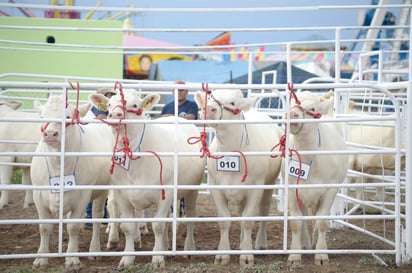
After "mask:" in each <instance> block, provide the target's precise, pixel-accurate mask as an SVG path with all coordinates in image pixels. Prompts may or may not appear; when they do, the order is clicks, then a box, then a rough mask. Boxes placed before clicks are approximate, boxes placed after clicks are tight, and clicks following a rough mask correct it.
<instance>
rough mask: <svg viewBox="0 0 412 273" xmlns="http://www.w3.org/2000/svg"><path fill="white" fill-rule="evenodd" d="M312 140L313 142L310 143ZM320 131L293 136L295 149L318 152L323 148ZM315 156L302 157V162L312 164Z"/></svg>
mask: <svg viewBox="0 0 412 273" xmlns="http://www.w3.org/2000/svg"><path fill="white" fill-rule="evenodd" d="M308 139H310V140H311V141H308ZM321 144H322V143H321V136H320V129H319V128H318V129H317V130H309V131H308V134H306V135H302V134H298V135H293V148H294V149H295V150H297V151H318V150H320V147H321ZM314 157H315V155H301V158H302V162H305V163H312V160H313V158H314Z"/></svg>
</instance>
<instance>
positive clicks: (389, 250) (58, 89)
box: [0, 6, 412, 264]
mask: <svg viewBox="0 0 412 273" xmlns="http://www.w3.org/2000/svg"><path fill="white" fill-rule="evenodd" d="M395 7H397V8H399V6H395ZM346 8H347V7H346ZM409 8H410V7H409ZM406 27H409V26H406ZM350 28H351V27H348V29H350ZM325 29H329V30H333V31H335V37H336V40H335V41H333V42H334V43H335V48H336V51H335V52H334V53H335V55H336V56H340V53H341V52H340V48H341V44H342V43H343V42H347V40H346V41H345V40H343V39H340V36H341V31H342V30H343V29H345V27H334V28H325ZM288 30H289V29H288ZM301 30H302V29H301ZM199 31H200V30H199ZM274 31H281V30H279V29H277V30H276V29H274ZM400 40H402V41H405V40H404V38H402V39H400ZM318 42H319V41H318ZM353 42H362V40H356V41H353ZM363 42H368V41H367V40H363ZM408 42H410V40H408ZM285 45H286V51H285V52H282V53H283V54H285V56H286V59H287V63H288V74H287V78H288V82H292V80H291V79H292V75H291V63H292V62H291V60H290V56H291V51H292V49H291V47H292V45H293V43H292V42H289V43H286V44H285ZM163 50H164V51H165V52H167V50H168V49H167V48H164V49H163ZM174 50H176V49H174ZM196 50H198V48H195V47H194V48H190V50H189V51H188V50H187V48H183V49H181V52H182V53H183V52H191V53H193V52H195V51H196ZM147 51H148V50H147V49H143V48H136V49H135V52H147ZM198 53H201V54H209V53H208V52H204V51H199V52H198ZM215 53H216V52H213V54H215ZM375 53H376V52H375ZM375 53H369V52H365V54H366V56H367V57H369V56H370V54H375ZM389 53H390V50H389V51H386V52H384V51H380V52H378V54H380V58H381V61H380V62H379V66H378V67H376V69H375V68H369V69H365V68H364V67H363V65H362V62H360V67H359V69H358V72H359V73H358V77H357V78H356V77H355V78H352V79H351V80H349V81H345V80H342V79H340V77H339V75H340V73H339V71H340V58H338V57H336V61H335V71H336V75H337V76H336V77H335V78H333V79H332V80H330V82H326V83H325V82H322V80H321V79H317V83H303V84H295V85H294V87H295V89H296V90H313V91H319V90H329V89H333V90H334V91H335V108H336V109H339V110H338V112H337V114H336V115H335V116H334V117H331V118H330V119H323V120H321V121H316V122H328V121H329V122H331V121H333V122H341V123H344V124H349V123H352V124H354V123H360V122H362V124H363V126H365V127H367V126H371V125H376V124H379V123H383V122H384V121H385V122H388V124H389V125H387V126H391V127H392V128H393V129H394V132H395V136H394V137H395V146H394V147H391V148H387V147H368V146H365V145H362V144H360V145H358V146H353V149H351V150H350V153H352V154H377V155H382V154H392V155H394V156H395V162H394V163H395V164H394V166H395V167H394V169H393V172H392V173H391V174H385V175H382V174H381V175H371V174H367V173H363V172H354V171H350V172H348V177H358V178H362V182H361V183H356V184H351V183H345V184H330V185H327V187H337V188H339V189H340V192H339V194H338V198H337V200H336V202H335V206H334V210H333V213H332V214H331V215H330V216H328V217H319V216H311V217H309V216H305V217H303V219H305V220H311V219H319V218H326V219H328V220H331V226H332V227H334V228H340V227H342V226H347V227H350V228H352V229H354V230H357V231H359V232H360V233H363V234H366V235H367V236H369V237H370V238H374V239H377V240H379V241H381V242H383V243H384V244H385V245H386V246H387V247H386V248H374V247H373V246H371V248H368V249H329V250H327V251H322V253H324V252H326V253H329V254H358V253H363V254H371V255H378V254H390V255H394V256H395V257H396V258H395V259H396V263H397V264H401V263H403V262H408V261H409V260H410V259H411V256H412V222H411V221H412V220H411V217H406V216H407V215H410V214H411V211H412V207H411V206H412V201H411V196H412V195H411V194H412V189H411V184H410V183H408V181H410V180H411V176H412V174H411V170H410V168H409V167H408V166H410V165H411V164H410V163H411V162H410V158H409V156H408V155H409V154H411V149H412V145H411V143H410V139H411V136H412V133H411V127H410V124H409V123H408V122H407V121H408V120H411V118H412V117H411V116H412V113H411V111H410V109H409V108H408V107H407V106H408V105H411V103H412V101H411V99H412V97H411V94H410V92H411V90H412V86H411V80H410V75H411V74H412V73H411V68H410V66H408V67H406V68H405V67H402V68H401V69H400V68H399V67H395V68H393V69H386V68H385V67H383V64H384V61H383V59H384V58H385V57H384V55H387V54H389ZM409 55H410V54H409ZM252 56H253V52H251V54H250V59H249V61H251V60H252ZM362 58H363V57H361V58H360V59H362ZM409 60H410V61H409V63H410V62H411V57H410V56H409ZM368 73H369V74H371V75H377V77H376V79H370V77H367V76H365V75H367V74H368ZM400 74H402V75H407V76H408V80H406V81H397V82H393V81H392V80H388V78H390V79H392V78H393V77H392V76H393V75H400ZM391 75H392V76H391ZM10 76H13V77H16V76H17V77H21V78H22V81H8V80H7V78H8V77H10ZM37 77H39V75H25V74H14V73H10V74H7V75H1V78H0V89H1V90H2V91H1V96H7V97H14V98H16V99H20V100H25V101H28V104H30V103H31V102H32V101H33V100H35V99H36V98H38V96H37V95H35V96H32V95H33V94H41V95H42V96H43V98H42V99H43V100H44V99H46V97H47V95H46V94H50V93H61V94H65V92H66V90H68V92H69V93H70V94H71V95H72V96H71V98H73V95H74V94H75V90H73V88H72V86H71V85H70V82H79V85H80V88H81V92H82V94H87V93H88V92H93V91H94V90H95V89H97V88H100V87H113V86H114V84H115V80H114V79H110V80H105V79H100V78H96V79H86V78H82V77H77V78H76V77H67V76H64V75H62V76H61V77H55V80H56V81H55V82H48V83H45V82H43V83H41V82H37V81H36V78H37ZM47 77H48V78H52V77H54V76H50V75H47ZM372 78H373V77H372ZM118 81H119V82H122V84H123V88H135V89H136V90H138V92H140V93H141V94H143V95H144V94H146V93H150V92H159V93H160V94H162V96H164V95H168V94H169V93H170V90H172V89H173V88H174V87H176V86H175V85H174V84H172V83H170V82H148V81H134V80H123V79H118ZM319 82H321V83H319ZM187 87H188V88H189V90H190V92H193V91H195V90H202V83H199V82H191V83H187ZM216 88H241V89H242V90H245V93H246V92H247V91H248V92H247V94H248V95H249V96H260V97H262V98H265V97H266V98H267V97H275V98H279V99H281V100H282V101H283V104H282V107H281V108H280V109H273V108H266V109H263V108H261V109H260V110H261V111H267V112H269V113H270V114H271V115H273V116H274V117H276V119H274V120H273V122H276V123H279V124H281V125H283V124H285V123H287V122H288V121H287V120H285V119H284V118H283V116H284V113H285V111H286V110H285V109H288V105H287V101H288V96H289V95H288V86H287V85H286V84H276V83H266V84H241V85H239V84H232V85H227V84H209V89H216ZM46 90H47V91H46ZM29 94H30V96H32V97H30V96H29ZM349 100H354V101H356V103H357V105H358V106H359V107H362V108H363V110H366V109H367V110H370V111H369V114H370V115H368V116H364V115H354V114H351V113H349V112H348V108H347V104H348V102H349ZM81 101H83V102H84V101H85V99H82V100H81ZM26 110H27V109H26ZM158 113H159V112H158V109H157V110H155V111H153V112H151V113H150V114H151V115H153V116H154V117H156V116H157V114H158ZM6 121H13V122H22V121H29V122H41V120H37V119H33V120H19V119H5V118H2V117H0V124H1V123H2V122H6ZM85 121H87V122H98V121H95V120H85ZM62 122H64V121H63V120H62ZM148 122H156V121H148ZM220 122H222V123H225V122H228V121H220ZM193 123H195V124H196V125H198V126H201V125H203V124H204V121H202V120H197V121H193ZM0 141H7V140H0ZM275 144H276V143H274V145H275ZM305 152H306V153H309V154H319V153H318V152H316V151H303V153H305ZM334 152H335V153H337V154H338V153H347V152H346V151H334ZM252 154H253V153H252ZM257 154H259V155H273V154H276V152H270V151H267V153H263V154H262V153H256V154H255V155H257ZM277 154H278V153H277ZM9 155H10V154H9V153H5V152H3V151H0V159H1V157H5V156H9ZM14 155H16V154H14ZM18 155H25V156H33V155H35V153H24V154H18ZM110 155H111V151H108V153H107V156H110ZM60 156H62V157H63V158H64V156H85V154H69V155H66V154H61V155H60ZM100 156H101V155H100ZM199 156H200V152H199ZM403 156H405V160H406V163H405V164H404V165H403V164H402V161H401V160H402V157H403ZM0 161H1V160H0ZM62 163H63V165H64V160H62ZM13 165H15V166H18V165H19V164H18V163H13ZM63 165H62V166H61V167H62V168H63ZM382 172H383V171H382ZM366 178H371V179H372V183H371V182H365V179H366ZM281 182H282V183H278V184H276V185H273V186H270V188H273V189H275V190H276V192H277V193H276V194H275V195H274V196H273V199H274V202H276V203H277V208H278V210H279V211H278V213H276V214H273V215H270V216H268V217H250V218H247V219H245V218H240V217H230V218H229V219H225V218H221V217H199V218H194V219H191V218H178V217H176V216H177V215H176V210H175V211H174V215H173V217H171V218H148V219H144V221H145V222H152V221H166V222H171V223H173V233H172V234H173V238H172V249H171V250H170V251H164V252H161V253H154V252H153V251H135V252H132V253H124V252H99V253H89V252H80V253H65V251H64V249H63V247H62V245H63V241H62V240H63V239H62V238H63V236H62V235H61V234H60V235H59V242H58V244H59V247H58V251H56V252H53V251H51V252H50V253H47V254H37V253H24V254H1V255H0V259H19V258H34V257H65V256H73V255H78V256H89V255H93V256H123V255H146V256H151V255H156V254H165V255H216V254H225V253H230V254H243V253H252V254H289V253H296V251H292V250H289V249H288V239H287V238H288V234H289V230H288V220H293V219H301V218H299V217H298V218H296V217H290V216H288V214H287V202H286V201H287V198H286V196H285V195H284V193H285V192H287V190H288V189H289V188H294V186H292V185H288V183H287V179H286V181H281ZM175 185H176V186H170V187H171V188H173V189H174V190H177V188H179V189H188V188H195V189H198V190H199V191H201V192H202V193H204V194H208V190H209V189H211V188H225V186H222V187H219V186H213V187H212V186H211V185H208V184H207V183H205V184H202V185H200V186H177V182H176V183H175ZM0 187H1V190H2V191H16V190H25V189H30V190H33V189H44V190H50V189H51V187H35V186H28V185H5V184H2V185H0ZM125 187H127V188H130V189H134V188H139V187H137V186H136V187H135V186H125ZM125 187H122V186H77V189H76V190H81V189H97V188H99V189H118V188H125ZM159 187H160V186H159ZM159 187H153V188H159ZM267 187H268V186H254V187H248V188H250V189H253V188H267ZM299 187H314V188H316V187H326V185H321V184H319V185H310V186H305V185H299ZM377 187H385V195H384V198H383V200H379V201H376V200H373V201H369V200H367V199H364V200H359V199H356V198H355V197H354V196H353V191H354V189H355V188H361V189H362V190H363V196H365V197H366V195H367V194H368V193H370V192H374V191H375V190H376V188H377ZM242 188H244V187H242ZM285 198H286V199H285ZM174 204H177V200H174ZM358 208H372V209H374V212H373V213H365V210H363V213H357V209H358ZM0 214H1V211H0ZM140 220H141V219H138V218H136V219H111V220H109V221H115V222H122V221H128V222H131V221H140ZM227 220H229V221H240V220H242V221H245V220H250V221H257V220H263V221H271V222H275V223H276V224H278V225H279V226H281V227H282V229H283V238H282V241H283V244H282V247H281V248H276V249H267V250H250V251H240V250H231V251H218V250H203V249H198V250H195V251H183V250H178V249H177V246H176V227H177V223H179V222H187V221H194V222H218V221H227ZM372 220H379V221H380V223H381V224H382V231H381V232H372V231H370V230H369V226H368V224H369V223H370V221H372ZM86 221H89V220H86V219H62V218H59V219H47V220H33V219H15V218H13V217H11V218H4V217H1V219H0V225H16V224H39V223H45V222H49V223H51V222H52V223H57V224H59V227H60V228H59V232H60V233H61V232H64V230H63V229H62V228H61V227H62V226H63V224H65V223H69V222H82V223H84V222H86ZM92 221H97V222H101V221H106V220H104V219H94V220H92ZM269 232H270V231H269ZM198 236H200V237H201V236H202V233H201V231H199V232H198ZM298 252H299V253H319V251H316V250H300V251H298Z"/></svg>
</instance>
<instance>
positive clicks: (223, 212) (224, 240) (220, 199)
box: [211, 190, 231, 265]
mask: <svg viewBox="0 0 412 273" xmlns="http://www.w3.org/2000/svg"><path fill="white" fill-rule="evenodd" d="M211 193H212V197H213V199H214V202H215V204H216V208H217V215H218V216H219V217H230V211H229V207H228V201H227V200H226V199H225V198H224V196H223V194H222V193H220V192H219V191H217V190H211ZM218 224H219V228H220V241H219V245H218V248H217V249H218V250H230V243H229V229H230V224H231V223H230V221H222V222H219V223H218ZM229 263H230V255H228V254H218V255H216V256H215V264H222V265H228V264H229Z"/></svg>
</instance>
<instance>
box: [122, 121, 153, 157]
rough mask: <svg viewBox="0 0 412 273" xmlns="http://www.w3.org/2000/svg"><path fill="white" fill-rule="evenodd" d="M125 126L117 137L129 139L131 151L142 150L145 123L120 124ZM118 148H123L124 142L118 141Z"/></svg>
mask: <svg viewBox="0 0 412 273" xmlns="http://www.w3.org/2000/svg"><path fill="white" fill-rule="evenodd" d="M124 126H126V127H127V130H122V131H121V133H120V135H119V139H124V138H127V139H128V141H129V145H130V146H129V147H130V150H131V151H134V152H141V151H142V143H143V140H144V137H145V133H146V124H145V123H142V124H132V123H127V124H124V125H122V127H123V128H124ZM125 132H127V135H125ZM117 147H118V150H120V151H122V150H123V149H124V143H122V142H119V144H118V146H117Z"/></svg>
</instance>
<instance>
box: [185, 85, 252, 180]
mask: <svg viewBox="0 0 412 273" xmlns="http://www.w3.org/2000/svg"><path fill="white" fill-rule="evenodd" d="M202 89H203V91H204V92H205V100H204V101H205V105H204V106H203V107H204V110H203V120H206V109H207V107H206V106H207V96H208V95H211V94H212V91H211V90H209V84H208V83H202ZM215 100H216V99H215ZM216 102H217V103H218V104H219V105H222V104H221V103H220V102H219V101H217V100H216ZM224 109H226V110H228V111H230V112H232V113H233V114H235V115H237V114H239V113H240V112H241V110H240V109H230V108H227V107H226V108H224ZM199 142H200V143H201V145H202V147H201V148H200V152H201V153H202V154H201V155H200V157H201V158H203V157H204V156H205V155H206V156H207V157H208V158H213V159H221V158H223V157H224V156H223V155H221V156H214V155H212V153H211V152H210V150H209V147H208V146H207V143H206V123H204V124H203V131H202V132H201V133H200V136H199V137H195V136H194V137H189V138H188V139H187V143H189V144H191V145H193V144H196V143H199ZM232 152H237V153H239V154H240V155H241V156H242V159H243V162H244V164H245V171H244V173H243V176H242V179H241V182H242V183H243V182H245V180H246V177H247V175H248V170H247V160H246V156H245V155H244V154H243V152H242V151H240V150H233V151H232Z"/></svg>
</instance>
